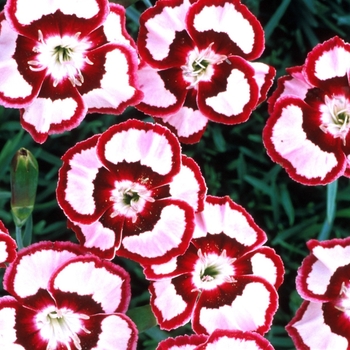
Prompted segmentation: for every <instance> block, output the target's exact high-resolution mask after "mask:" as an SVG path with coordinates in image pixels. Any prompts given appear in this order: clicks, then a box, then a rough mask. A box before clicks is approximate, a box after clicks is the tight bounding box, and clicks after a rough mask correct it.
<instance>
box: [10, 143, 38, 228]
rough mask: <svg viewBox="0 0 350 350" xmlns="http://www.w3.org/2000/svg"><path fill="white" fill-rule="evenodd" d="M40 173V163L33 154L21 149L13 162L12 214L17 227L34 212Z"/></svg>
mask: <svg viewBox="0 0 350 350" xmlns="http://www.w3.org/2000/svg"><path fill="white" fill-rule="evenodd" d="M38 173H39V168H38V163H37V161H36V159H35V157H34V156H33V155H32V153H31V152H30V151H28V150H26V149H25V148H21V149H19V150H18V151H17V153H16V154H15V155H14V157H13V158H12V162H11V212H12V215H13V220H14V222H15V225H16V226H17V227H22V226H23V225H24V224H25V222H26V221H27V219H28V217H29V216H30V215H31V213H32V211H33V208H34V203H35V195H36V189H37V186H38Z"/></svg>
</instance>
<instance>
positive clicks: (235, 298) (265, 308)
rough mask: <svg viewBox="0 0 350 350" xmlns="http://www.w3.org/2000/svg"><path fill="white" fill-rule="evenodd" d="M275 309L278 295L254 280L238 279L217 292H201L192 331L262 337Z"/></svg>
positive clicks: (264, 283) (194, 314)
mask: <svg viewBox="0 0 350 350" xmlns="http://www.w3.org/2000/svg"><path fill="white" fill-rule="evenodd" d="M257 295H258V296H259V298H257V297H256V296H257ZM277 307H278V295H277V292H276V289H275V288H274V287H272V286H271V284H270V283H268V282H266V281H265V280H264V279H261V278H259V277H255V276H247V277H245V276H239V277H238V276H237V279H236V280H234V281H232V282H227V283H225V284H222V285H220V288H219V289H213V290H203V291H202V293H201V295H200V298H199V299H198V302H197V304H196V306H195V309H194V313H193V317H192V328H193V330H194V331H195V332H196V333H205V334H210V333H212V332H213V331H214V330H215V329H227V330H232V329H233V330H236V329H238V330H242V331H254V332H258V333H260V334H264V333H266V332H267V331H268V330H269V329H270V327H271V324H272V320H273V316H274V314H275V313H276V311H277Z"/></svg>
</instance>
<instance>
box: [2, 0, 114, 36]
mask: <svg viewBox="0 0 350 350" xmlns="http://www.w3.org/2000/svg"><path fill="white" fill-rule="evenodd" d="M57 12H60V13H61V14H63V19H64V18H66V19H70V21H72V17H71V16H72V15H73V16H74V21H75V22H76V23H79V22H80V23H79V24H80V26H79V30H77V28H76V31H75V33H76V32H77V31H80V32H81V33H82V34H83V35H85V34H86V33H89V32H90V31H92V30H93V29H94V28H96V27H98V26H99V25H100V24H101V23H102V22H103V20H104V19H105V18H106V16H107V14H108V12H109V9H108V2H107V1H105V0H77V1H74V2H72V1H69V0H54V1H49V2H48V1H45V0H33V1H31V2H30V3H29V2H27V1H25V0H9V1H7V2H6V5H5V14H6V17H7V19H8V20H9V21H11V23H12V26H13V27H14V28H15V29H16V30H17V31H18V32H19V33H20V34H22V35H24V36H26V35H29V36H32V38H33V39H36V38H37V35H38V29H40V27H39V28H38V27H37V26H36V25H37V23H38V20H40V19H42V18H43V17H47V18H48V17H50V15H52V14H56V16H57ZM62 22H63V23H62ZM62 22H61V25H64V20H63V21H62ZM39 23H40V21H39ZM82 23H83V25H82Z"/></svg>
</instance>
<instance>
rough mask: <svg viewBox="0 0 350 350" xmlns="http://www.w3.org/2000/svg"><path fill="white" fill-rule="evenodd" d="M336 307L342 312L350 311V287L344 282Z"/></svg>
mask: <svg viewBox="0 0 350 350" xmlns="http://www.w3.org/2000/svg"><path fill="white" fill-rule="evenodd" d="M334 307H335V308H336V309H338V310H340V311H342V312H350V288H349V287H348V286H346V285H345V283H344V282H343V283H342V285H341V288H340V293H339V297H338V299H337V300H336V302H335V304H334Z"/></svg>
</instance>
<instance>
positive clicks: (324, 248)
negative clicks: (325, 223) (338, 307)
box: [296, 238, 350, 302]
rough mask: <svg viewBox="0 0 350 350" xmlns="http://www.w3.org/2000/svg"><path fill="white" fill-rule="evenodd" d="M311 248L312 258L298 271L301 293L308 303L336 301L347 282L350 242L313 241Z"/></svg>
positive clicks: (310, 242) (298, 283) (308, 257)
mask: <svg viewBox="0 0 350 350" xmlns="http://www.w3.org/2000/svg"><path fill="white" fill-rule="evenodd" d="M307 246H308V248H309V250H310V253H311V254H310V255H308V256H307V257H306V258H305V259H304V261H303V263H302V265H301V266H300V268H299V270H298V275H297V278H296V286H297V290H298V292H299V294H300V295H301V296H302V297H303V298H304V299H306V300H310V301H313V302H328V301H331V300H334V298H336V297H337V296H338V295H339V293H340V290H341V285H342V283H343V282H344V281H345V280H346V278H347V277H346V271H345V270H344V269H346V268H347V267H348V266H349V265H350V258H349V254H350V238H345V239H332V240H328V241H323V242H318V241H316V240H310V241H309V242H308V243H307ZM340 268H343V270H342V271H341V270H340ZM339 274H340V275H339ZM342 275H343V276H342Z"/></svg>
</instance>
